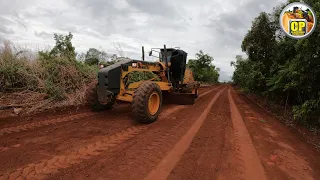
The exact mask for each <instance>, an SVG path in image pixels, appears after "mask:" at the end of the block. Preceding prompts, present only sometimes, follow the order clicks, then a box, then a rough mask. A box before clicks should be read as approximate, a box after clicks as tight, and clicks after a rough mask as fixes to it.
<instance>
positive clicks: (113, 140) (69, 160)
mask: <svg viewBox="0 0 320 180" xmlns="http://www.w3.org/2000/svg"><path fill="white" fill-rule="evenodd" d="M145 129H147V127H145V126H138V127H130V128H128V129H126V130H123V131H120V132H119V133H116V134H114V135H112V136H107V137H104V138H101V140H99V141H96V142H95V143H91V144H88V145H87V146H85V147H83V148H80V149H79V150H77V151H74V152H72V153H69V154H65V155H59V156H53V158H51V159H48V160H43V161H41V162H39V163H31V164H29V165H27V166H25V167H23V168H18V169H17V170H15V171H13V172H10V173H8V174H5V175H3V176H1V177H0V179H1V180H2V179H3V180H5V179H19V178H22V179H44V178H45V177H46V176H47V175H48V174H53V173H57V172H58V170H59V169H63V168H68V167H71V166H72V165H74V164H78V163H81V162H82V160H86V159H90V158H91V156H98V155H100V154H101V153H102V152H103V151H108V150H109V149H111V148H113V147H115V146H117V145H118V144H120V143H122V142H124V141H126V140H128V139H130V138H132V137H134V136H135V135H136V134H138V133H140V132H142V131H143V130H145Z"/></svg>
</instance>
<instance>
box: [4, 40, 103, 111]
mask: <svg viewBox="0 0 320 180" xmlns="http://www.w3.org/2000/svg"><path fill="white" fill-rule="evenodd" d="M56 37H62V36H56ZM62 38H63V37H62ZM67 40H71V39H67ZM59 42H61V41H59ZM66 45H67V46H68V48H63V46H60V48H61V47H62V48H61V49H63V50H64V51H65V52H64V53H61V52H59V50H54V53H52V52H53V51H49V52H39V56H38V57H36V58H34V59H33V58H30V57H28V56H27V53H30V52H28V51H18V50H16V49H15V48H14V46H13V45H12V44H10V43H9V42H5V43H4V45H3V46H2V47H0V95H1V96H0V97H1V98H0V104H2V106H11V105H13V104H14V105H15V106H16V105H18V106H28V107H29V108H34V106H38V108H37V109H39V108H44V107H42V106H41V103H42V104H43V106H50V105H48V103H49V102H52V103H51V106H52V107H53V106H69V105H79V104H83V103H85V102H84V100H85V99H86V98H85V93H86V91H87V90H88V84H90V83H91V82H92V81H94V80H96V77H97V76H96V75H97V71H98V67H97V66H90V65H87V64H85V63H83V62H80V61H77V60H76V59H75V56H73V55H74V54H75V53H72V52H66V51H67V49H69V50H74V49H73V48H72V46H71V45H70V43H69V42H67V43H66ZM70 46H71V47H70ZM54 49H55V48H54ZM56 49H57V48H56ZM65 56H67V57H65ZM30 93H31V94H33V95H30ZM10 94H15V95H14V96H13V95H10ZM23 94H28V97H38V98H39V99H32V98H30V99H28V102H27V100H25V99H23V98H22V99H21V97H23ZM43 94H45V95H43ZM26 96H27V95H26ZM15 97H17V99H14V98H15ZM39 102H41V103H39ZM46 108H47V107H46ZM49 108H50V107H49Z"/></svg>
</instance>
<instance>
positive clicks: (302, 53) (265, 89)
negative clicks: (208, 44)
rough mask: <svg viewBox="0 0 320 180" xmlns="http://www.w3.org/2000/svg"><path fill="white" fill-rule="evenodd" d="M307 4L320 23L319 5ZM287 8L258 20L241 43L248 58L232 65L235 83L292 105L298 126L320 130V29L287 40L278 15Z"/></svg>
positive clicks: (312, 2)
mask: <svg viewBox="0 0 320 180" xmlns="http://www.w3.org/2000/svg"><path fill="white" fill-rule="evenodd" d="M291 2H293V1H290V3H291ZM304 2H305V3H307V4H309V5H310V6H311V7H313V9H314V11H315V12H316V14H317V16H318V18H317V19H319V18H320V17H319V15H320V2H319V1H317V0H305V1H304ZM285 5H286V4H283V5H281V6H279V7H277V8H275V10H274V12H273V13H272V14H267V13H265V12H262V13H260V15H259V16H258V17H257V18H255V20H254V21H253V23H252V26H251V29H250V30H249V31H248V33H247V34H246V36H245V38H244V39H243V42H242V50H243V52H245V53H246V54H247V58H244V57H242V56H237V57H236V61H235V62H231V65H232V66H234V67H235V72H234V75H233V82H234V83H235V84H237V85H239V86H240V87H241V88H242V89H243V90H245V91H249V92H253V93H257V94H260V95H262V96H266V97H268V98H269V99H271V100H277V101H278V102H279V103H281V104H284V105H291V106H292V107H293V108H292V109H293V110H292V113H293V115H294V118H295V119H296V120H297V121H298V122H300V123H302V124H304V125H306V126H308V127H312V128H314V127H320V58H319V51H320V32H319V28H316V29H315V31H314V32H313V34H312V35H310V36H309V37H308V38H306V39H302V40H294V39H290V38H288V37H286V36H284V35H283V34H282V33H280V32H281V30H280V26H279V15H280V13H281V10H282V8H283V7H285ZM316 27H319V23H318V24H317V25H316Z"/></svg>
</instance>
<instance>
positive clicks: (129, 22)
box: [0, 0, 284, 80]
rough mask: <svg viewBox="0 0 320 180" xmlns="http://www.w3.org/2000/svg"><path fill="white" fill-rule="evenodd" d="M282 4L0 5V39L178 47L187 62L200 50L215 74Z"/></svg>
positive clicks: (129, 49)
mask: <svg viewBox="0 0 320 180" xmlns="http://www.w3.org/2000/svg"><path fill="white" fill-rule="evenodd" d="M281 2H284V0H174V1H173V0H172V1H170V0H161V1H160V0H0V36H1V38H2V39H8V40H10V41H12V42H14V43H15V44H16V45H19V46H21V47H27V48H29V49H34V50H39V49H43V48H48V47H50V46H51V47H52V46H53V45H54V41H53V33H64V34H67V33H68V32H69V31H70V32H72V33H73V35H74V39H73V44H74V46H75V47H76V51H77V52H86V51H87V50H88V48H91V47H93V48H97V49H100V50H104V51H106V52H107V53H116V51H115V47H114V44H115V43H117V42H119V43H120V45H121V47H122V49H123V50H124V52H125V56H128V57H131V58H135V59H137V58H140V57H141V46H142V45H144V46H145V48H146V51H147V50H149V49H150V48H151V47H162V46H163V44H166V45H167V47H176V46H179V47H181V48H182V49H183V50H185V51H186V52H187V53H188V57H189V58H193V57H194V55H195V53H196V52H198V51H199V50H201V49H202V50H203V51H204V52H205V53H208V54H210V55H211V56H212V57H213V58H214V64H215V65H216V66H217V67H219V68H220V69H221V73H220V74H221V80H229V79H230V77H231V76H232V73H233V68H232V67H230V61H232V60H234V59H235V56H236V55H237V54H242V52H241V48H240V45H241V41H242V39H243V37H244V35H245V34H246V32H247V31H248V30H249V28H250V26H251V22H252V20H253V19H254V18H255V17H256V16H257V15H258V14H259V13H260V12H261V11H267V12H271V10H272V8H273V7H274V6H277V5H279V3H281Z"/></svg>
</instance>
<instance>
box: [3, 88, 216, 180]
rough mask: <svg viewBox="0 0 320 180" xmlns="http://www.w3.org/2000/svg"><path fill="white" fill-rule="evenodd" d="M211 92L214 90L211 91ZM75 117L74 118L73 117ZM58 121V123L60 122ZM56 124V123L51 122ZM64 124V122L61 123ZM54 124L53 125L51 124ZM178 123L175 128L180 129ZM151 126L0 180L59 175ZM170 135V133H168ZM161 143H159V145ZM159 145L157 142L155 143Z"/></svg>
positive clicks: (117, 136)
mask: <svg viewBox="0 0 320 180" xmlns="http://www.w3.org/2000/svg"><path fill="white" fill-rule="evenodd" d="M209 91H210V92H211V91H212V90H209ZM180 107H183V106H180ZM178 110H179V109H178V108H170V109H166V111H165V112H164V114H163V115H161V118H165V117H166V116H169V115H171V114H172V113H174V112H176V111H178ZM72 117H73V116H72ZM60 121H61V120H58V121H57V122H60ZM51 122H55V121H51ZM61 122H63V121H61ZM51 124H52V123H51ZM179 125H180V123H178V124H177V125H176V126H174V127H178V126H179ZM149 127H150V126H132V127H129V128H128V129H126V130H123V131H121V132H119V133H116V134H114V135H111V136H106V137H100V139H101V140H98V141H95V142H93V143H91V144H88V145H87V146H85V147H83V148H80V149H78V150H75V151H73V152H71V153H66V154H65V155H58V156H53V157H52V158H51V159H47V160H42V161H40V162H38V163H30V164H28V165H26V166H24V167H22V168H18V169H16V170H15V171H12V172H10V173H7V174H5V175H3V176H1V177H0V179H8V178H13V179H15V178H25V179H43V178H45V177H46V176H47V175H48V174H54V173H57V172H58V170H59V169H64V168H69V167H71V166H72V165H74V164H78V163H81V162H82V160H86V159H90V158H91V157H92V156H98V155H100V154H101V153H102V152H104V151H108V150H109V149H111V148H112V147H115V146H117V145H118V144H120V143H122V142H124V141H126V140H128V139H130V138H132V137H133V136H135V135H137V134H139V133H141V132H142V131H144V130H146V129H148V128H149ZM167 135H169V133H167ZM159 142H160V141H158V143H159ZM155 144H157V142H156V143H155Z"/></svg>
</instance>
